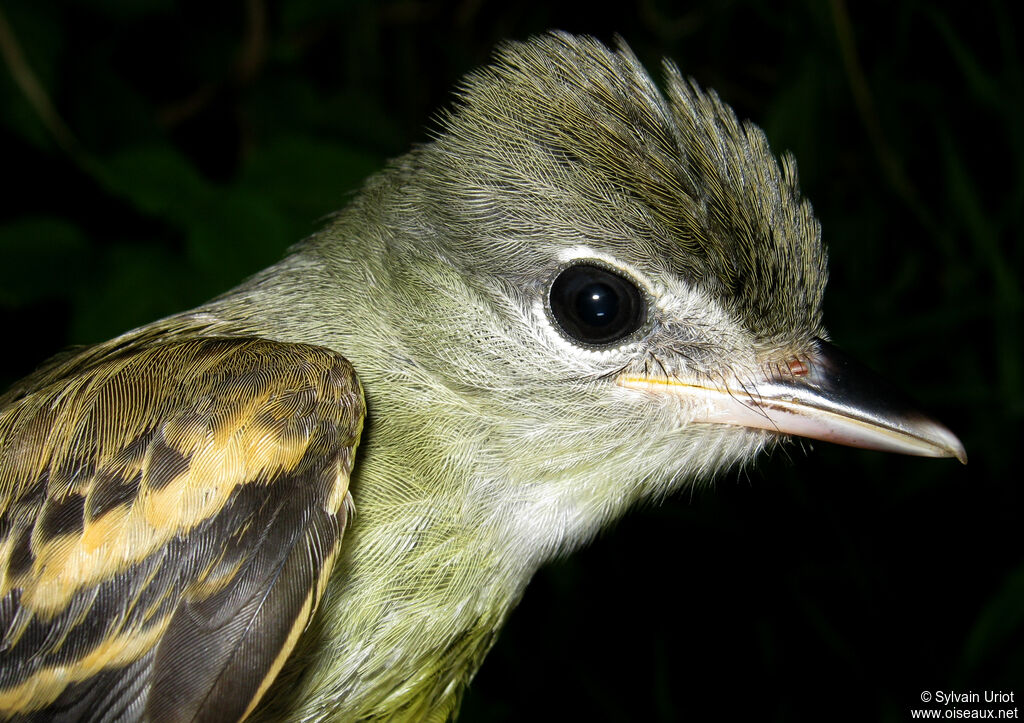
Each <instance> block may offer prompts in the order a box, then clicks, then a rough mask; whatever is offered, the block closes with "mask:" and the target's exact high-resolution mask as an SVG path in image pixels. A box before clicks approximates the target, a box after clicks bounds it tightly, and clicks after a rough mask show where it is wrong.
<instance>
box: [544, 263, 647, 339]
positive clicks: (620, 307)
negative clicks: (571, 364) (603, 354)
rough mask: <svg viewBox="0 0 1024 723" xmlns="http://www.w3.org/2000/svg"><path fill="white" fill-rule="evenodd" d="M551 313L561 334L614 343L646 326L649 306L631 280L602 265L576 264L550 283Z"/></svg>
mask: <svg viewBox="0 0 1024 723" xmlns="http://www.w3.org/2000/svg"><path fill="white" fill-rule="evenodd" d="M550 301H551V313H552V315H553V316H554V317H555V321H557V322H558V325H559V326H560V327H562V331H564V332H565V333H566V334H568V335H569V336H570V337H572V338H573V339H575V340H577V341H580V342H583V343H584V344H611V343H613V342H616V341H619V340H620V339H624V338H625V337H627V336H629V335H630V334H632V333H633V332H634V331H636V330H637V329H639V328H640V326H641V325H642V324H643V323H644V316H645V314H646V304H645V303H644V297H643V294H641V293H640V289H638V288H636V284H634V283H633V282H632V281H630V280H629V279H627V278H625V277H623V276H620V275H619V274H616V273H614V272H612V271H609V270H608V269H605V268H603V267H601V266H594V265H592V264H577V265H575V266H570V267H569V268H567V269H565V270H563V271H562V272H561V273H560V274H559V275H558V276H556V277H555V280H554V282H553V283H552V284H551V297H550Z"/></svg>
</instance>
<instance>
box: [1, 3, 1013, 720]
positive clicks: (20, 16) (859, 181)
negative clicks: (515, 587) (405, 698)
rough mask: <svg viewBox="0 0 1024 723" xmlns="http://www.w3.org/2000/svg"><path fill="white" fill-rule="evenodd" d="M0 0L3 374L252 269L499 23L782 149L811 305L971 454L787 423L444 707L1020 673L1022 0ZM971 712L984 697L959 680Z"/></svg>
mask: <svg viewBox="0 0 1024 723" xmlns="http://www.w3.org/2000/svg"><path fill="white" fill-rule="evenodd" d="M548 4H550V3H543V4H534V3H499V4H495V5H491V4H488V3H484V2H474V1H473V0H466V1H465V2H462V3H457V4H450V5H449V4H440V3H439V4H432V3H427V2H415V1H412V0H407V1H398V2H381V3H369V2H327V1H326V0H302V1H301V2H289V3H274V2H266V1H265V0H249V1H248V2H234V3H208V2H198V1H195V2H185V3H177V4H176V3H172V2H170V1H169V0H92V2H90V3H89V4H88V7H84V5H85V4H83V3H72V2H49V3H39V2H30V1H29V0H22V1H11V0H0V10H2V18H0V46H2V51H3V60H4V64H5V66H6V67H5V68H4V69H3V70H2V71H0V167H2V169H3V178H4V184H3V185H4V190H3V193H2V199H3V200H2V202H0V325H2V328H3V332H4V340H5V341H4V343H3V352H4V353H3V354H2V362H0V364H2V369H0V381H2V382H3V385H4V386H6V384H7V383H9V382H10V381H12V380H13V379H15V378H17V377H18V376H20V375H22V374H25V373H27V372H29V371H31V370H32V369H33V368H34V366H35V365H36V364H37V363H39V362H40V361H41V360H43V359H44V358H45V357H47V356H48V355H50V354H52V353H54V352H56V351H58V350H59V349H61V348H62V347H64V346H65V345H67V344H69V343H87V342H96V341H100V340H103V339H106V338H108V337H110V336H112V335H114V334H117V333H119V332H121V331H124V330H126V329H128V328H131V327H133V326H135V325H138V324H141V323H144V322H146V321H149V320H152V319H154V318H156V317H158V316H161V315H165V314H168V313H170V312H173V311H177V310H180V309H184V308H187V307H189V306H192V305H194V304H196V303H199V302H201V301H203V300H205V299H206V298H208V297H210V296H211V295H213V294H215V293H217V292H220V291H223V290H226V289H227V288H229V287H230V286H232V285H234V284H235V283H237V282H238V281H240V280H241V279H242V278H243V277H244V276H246V275H247V274H249V273H251V272H253V271H256V270H257V269H259V268H261V267H263V266H265V265H267V264H269V263H271V262H273V261H274V260H276V259H277V258H279V256H280V255H281V253H282V252H283V250H284V249H285V248H286V246H287V245H289V244H290V243H292V242H294V241H296V240H298V239H299V238H301V237H302V236H304V235H306V234H308V233H309V232H311V231H313V230H314V229H315V228H316V227H317V225H318V223H319V222H320V221H319V220H320V219H321V218H322V217H323V215H324V214H326V213H328V212H330V211H332V210H334V209H336V208H338V207H340V206H342V205H343V204H344V203H345V202H346V199H347V198H349V197H350V193H351V191H352V190H354V189H356V188H357V187H358V186H359V184H360V182H361V180H362V179H363V178H365V177H366V176H367V175H368V174H369V173H370V172H372V171H373V170H375V169H377V168H379V167H380V166H381V165H382V163H383V162H384V160H385V159H386V158H388V157H392V156H395V155H398V154H400V153H402V152H404V151H405V150H406V149H407V148H408V147H409V145H410V144H411V143H414V142H421V141H425V140H427V139H428V129H429V128H430V127H431V120H430V119H431V114H432V113H433V112H434V111H435V110H436V109H437V108H438V107H440V106H441V105H443V104H444V103H445V102H447V99H448V97H449V95H448V94H449V91H450V88H451V86H452V85H453V84H454V83H455V81H456V80H457V79H458V78H459V77H460V75H462V74H463V73H464V72H466V71H468V70H470V69H471V68H473V67H474V66H476V65H478V64H480V63H482V62H484V61H486V59H487V58H488V56H489V53H490V49H491V47H492V46H493V44H494V43H495V42H496V41H498V40H500V39H502V38H506V37H511V38H524V37H526V36H528V35H530V34H533V33H537V32H540V31H543V30H544V29H547V28H555V27H558V28H562V29H566V30H570V31H575V32H588V33H593V34H596V35H597V36H598V37H600V38H602V39H604V40H606V41H611V40H612V39H613V37H614V33H616V32H618V33H621V34H622V35H623V36H624V37H626V38H627V39H628V40H629V42H630V43H631V45H632V47H633V48H634V50H635V51H636V52H637V53H638V55H639V56H640V57H641V59H643V60H644V61H645V63H646V64H647V65H648V67H649V68H651V69H652V70H655V69H656V66H657V63H658V61H659V58H660V57H661V56H663V55H668V56H671V57H673V58H674V59H675V60H676V61H677V63H678V64H679V66H680V67H681V68H682V69H683V71H684V72H685V73H687V74H691V75H693V76H694V77H696V78H697V80H698V81H700V82H701V83H702V84H704V85H705V86H710V87H713V88H715V89H717V90H718V92H719V93H720V94H721V95H722V96H723V98H724V99H725V100H726V101H727V102H729V103H730V104H732V105H733V106H734V107H735V108H736V110H737V113H738V114H739V115H740V116H741V117H746V118H751V119H753V120H754V121H755V122H757V123H758V124H759V125H761V126H762V127H764V128H765V130H766V131H767V133H768V136H769V138H770V139H771V141H772V143H773V147H774V148H775V149H776V151H781V150H783V149H787V148H788V149H790V150H792V151H793V152H794V153H795V155H796V157H797V159H798V162H799V166H800V175H801V179H802V185H803V188H804V191H805V193H806V194H807V195H808V196H809V197H810V198H811V200H812V201H813V203H814V205H815V209H816V211H817V214H818V216H819V218H820V219H821V221H822V224H823V226H824V234H825V239H826V241H827V243H828V245H829V248H830V255H831V268H832V277H831V278H832V280H831V283H830V287H829V291H828V294H827V303H826V320H827V323H828V324H829V327H830V329H831V331H832V334H833V337H834V339H835V340H836V341H838V342H839V343H840V344H841V345H842V346H844V347H845V348H846V349H847V350H849V351H851V352H852V353H854V354H855V355H857V356H859V357H861V358H862V359H863V360H864V361H866V362H868V363H869V364H870V365H871V366H873V367H875V368H876V369H877V370H879V371H880V372H882V373H884V374H885V375H887V376H888V377H890V378H891V379H892V380H893V381H894V382H896V383H897V384H898V385H899V386H902V387H904V388H905V389H907V390H908V391H909V392H910V393H911V394H912V395H913V396H914V397H916V398H917V399H918V400H920V401H921V403H922V405H923V406H924V407H925V408H926V409H928V410H931V411H933V412H934V413H935V414H936V415H937V416H938V417H940V418H941V419H943V420H945V421H946V422H947V423H948V424H949V426H950V427H951V428H952V429H953V430H954V431H956V432H957V433H958V434H959V435H960V436H961V438H962V439H963V441H964V443H965V445H966V447H967V450H968V452H969V454H970V460H971V461H970V465H969V466H967V467H962V466H961V465H959V464H957V463H956V462H954V461H950V460H927V459H918V458H909V457H897V456H890V455H883V454H879V453H872V452H863V451H858V450H850V449H844V448H836V447H832V446H830V445H826V444H815V445H813V448H812V445H809V444H803V445H793V446H789V447H788V448H786V450H785V451H780V452H776V453H775V454H774V455H773V456H771V457H770V458H763V459H761V460H760V461H759V462H758V464H757V465H756V466H755V467H753V468H752V469H750V470H748V471H745V472H743V473H737V472H731V473H729V474H726V475H724V476H723V477H722V478H721V479H719V480H718V481H717V482H716V483H715V484H714V485H701V486H699V488H697V489H695V490H692V491H687V492H684V493H682V494H680V495H678V496H677V497H676V498H675V499H672V500H671V501H669V502H667V503H666V504H664V505H662V506H660V507H658V508H656V509H649V510H645V511H638V512H636V513H634V514H633V515H631V516H630V517H628V518H627V519H626V520H624V521H623V522H622V523H621V524H619V525H618V526H617V528H616V529H615V530H612V531H610V532H609V533H608V534H606V535H605V536H604V537H603V538H602V539H601V540H599V541H598V542H597V543H596V544H594V545H592V546H591V547H590V548H588V549H586V550H584V551H583V552H581V553H580V554H577V555H575V556H574V557H572V558H571V559H570V560H568V561H565V562H562V563H559V564H557V565H553V566H551V567H549V568H548V569H546V570H545V571H543V573H542V574H541V575H539V576H538V578H537V579H536V580H535V581H534V583H533V584H532V585H531V587H530V589H529V591H528V592H527V595H526V597H525V599H524V601H523V603H522V605H521V606H520V607H519V608H518V609H517V611H516V612H515V614H514V615H513V616H512V619H511V621H510V623H509V625H508V627H507V629H506V630H505V632H504V633H503V635H502V637H501V639H500V641H499V643H498V645H497V647H496V648H495V650H494V652H493V653H492V654H491V656H490V657H489V658H488V660H487V662H486V664H485V665H484V667H483V669H482V670H481V672H480V674H479V676H478V677H477V679H476V680H475V681H474V683H473V685H472V686H471V688H470V691H469V693H468V695H467V697H466V700H465V703H464V706H463V716H462V720H464V721H470V722H475V721H513V720H521V719H532V720H563V719H578V720H588V721H624V720H637V721H670V720H683V719H688V720H717V719H721V718H725V717H735V718H738V719H744V720H760V721H802V720H806V721H821V720H858V721H865V720H883V721H904V720H910V714H909V709H910V708H912V707H914V706H917V705H919V701H920V696H921V692H922V691H923V690H927V691H935V690H943V691H957V692H966V691H972V690H973V691H975V692H979V693H980V692H983V691H984V690H988V689H997V690H998V689H1002V690H1005V691H1009V690H1013V691H1014V692H1015V693H1016V695H1017V696H1018V697H1019V696H1022V695H1024V554H1022V535H1021V527H1020V525H1021V518H1022V514H1021V513H1022V512H1024V505H1022V494H1021V485H1020V483H1019V482H1018V481H1017V480H1016V476H1017V472H1016V470H1017V467H1018V464H1017V455H1018V454H1019V453H1020V450H1021V442H1022V436H1021V431H1022V425H1021V421H1022V416H1024V369H1022V364H1021V357H1022V355H1021V346H1022V340H1021V330H1022V324H1021V321H1022V314H1021V309H1022V292H1021V286H1020V283H1019V281H1018V278H1019V274H1020V271H1021V269H1022V263H1021V261H1022V259H1021V256H1022V253H1024V245H1022V243H1021V213H1020V209H1021V208H1022V203H1024V182H1022V181H1024V177H1022V168H1024V141H1022V134H1021V118H1022V110H1024V108H1022V101H1024V93H1022V72H1021V63H1020V57H1019V50H1018V46H1017V35H1018V31H1019V29H1018V28H1016V27H1015V26H1014V24H1013V23H1012V22H1011V20H1010V18H1009V17H1008V12H1009V7H1010V3H1001V2H990V1H989V0H978V1H977V2H970V3H960V2H951V3H932V2H925V1H923V0H922V1H915V0H901V1H899V2H856V3H853V2H851V3H849V5H846V4H844V3H843V2H839V1H838V0H837V1H836V2H831V3H830V2H811V1H810V0H807V1H804V2H799V1H795V0H794V1H792V2H777V3H760V2H745V1H741V0H731V1H726V2H712V1H710V0H705V1H701V2H694V3H670V2H666V1H660V0H648V1H647V2H642V3H639V4H638V5H636V6H634V7H632V8H627V7H626V4H624V3H618V4H616V5H618V7H617V8H616V9H615V11H614V12H613V11H611V10H598V9H597V8H596V7H595V5H593V4H591V3H581V4H578V5H576V4H573V3H568V4H560V5H557V7H554V8H549V7H546V6H547V5H548ZM972 707H975V708H976V707H977V706H972Z"/></svg>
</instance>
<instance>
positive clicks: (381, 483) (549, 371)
mask: <svg viewBox="0 0 1024 723" xmlns="http://www.w3.org/2000/svg"><path fill="white" fill-rule="evenodd" d="M665 76H666V77H665V91H664V93H662V92H661V91H660V90H658V88H657V87H656V86H655V85H654V83H653V82H652V80H651V79H650V77H649V76H648V75H647V73H646V72H645V71H644V69H643V68H642V67H641V66H640V64H639V63H638V62H637V60H636V59H635V57H634V56H633V55H632V54H631V53H630V51H629V50H628V49H627V48H625V46H621V47H620V48H619V49H618V50H614V51H613V50H609V49H608V48H606V47H604V46H603V45H601V44H600V43H598V42H596V41H594V40H592V39H588V38H578V37H572V36H568V35H564V34H551V35H547V36H544V37H541V38H537V39H534V40H531V41H529V42H527V43H513V44H508V45H505V46H503V47H502V48H501V49H500V50H499V52H498V54H497V58H496V60H495V61H494V63H493V64H491V65H489V66H487V67H486V68H484V69H482V70H480V71H478V72H476V73H474V74H472V75H470V76H469V77H468V78H467V79H466V80H465V81H464V82H463V84H462V86H461V87H460V90H459V95H458V99H457V101H456V103H455V104H454V107H453V108H452V109H451V110H450V111H449V112H448V114H447V115H445V116H444V118H443V121H442V124H441V126H442V127H441V129H440V130H439V132H438V133H437V135H436V137H435V138H434V140H433V141H432V142H430V143H428V144H426V145H424V146H422V147H419V148H417V149H415V150H413V151H412V152H411V153H409V154H408V155H406V156H404V157H402V158H399V159H397V160H396V161H394V162H392V163H391V164H390V165H389V166H388V167H387V168H386V169H385V170H384V171H382V172H381V173H379V174H377V175H376V176H374V177H373V178H372V179H370V180H369V181H368V182H367V184H366V186H365V188H364V189H363V191H362V193H361V194H360V195H359V196H358V197H357V198H356V199H355V200H354V201H353V202H352V203H351V204H350V205H349V206H348V207H347V208H346V209H345V210H343V211H342V212H340V213H339V214H338V215H337V216H336V217H335V218H333V219H332V220H331V221H330V223H329V224H328V225H327V226H326V228H324V229H323V230H322V231H321V232H320V233H318V234H316V235H315V236H313V237H312V238H309V239H307V240H306V241H304V242H302V243H300V244H299V245H298V246H296V247H295V248H293V249H292V250H291V252H290V253H289V255H288V256H287V257H286V258H285V259H284V260H283V261H281V262H280V263H278V264H277V265H275V266H273V267H271V268H269V269H267V270H266V271H264V272H262V273H260V274H258V275H257V276H255V277H254V278H252V279H250V280H249V281H247V282H245V283H244V284H243V285H242V286H240V287H238V288H237V289H234V290H233V291H230V292H228V293H227V294H225V295H224V296H221V297H219V298H217V299H214V300H213V301H211V302H209V303H207V304H205V305H203V306H201V307H199V308H197V309H195V310H192V311H189V312H185V313H182V314H179V315H176V316H173V317H170V318H168V319H164V320H161V321H158V322H155V323H153V324H151V325H148V326H146V327H143V328H141V329H137V330H135V331H131V332H128V333H127V334H125V335H123V336H122V337H119V338H117V339H114V340H112V341H110V342H107V343H106V344H102V345H99V346H97V347H93V348H91V349H88V350H86V351H84V352H80V353H79V354H78V355H77V356H76V355H68V356H64V357H62V358H60V359H57V360H55V361H53V362H51V363H50V364H49V365H48V366H46V367H44V368H43V369H42V370H40V372H38V373H37V374H36V375H34V376H33V377H30V378H28V379H26V380H24V381H23V382H21V383H19V384H18V385H16V386H15V387H14V389H12V390H11V391H10V392H9V393H8V394H7V396H6V397H4V398H3V399H0V401H2V402H3V403H5V404H6V405H7V406H6V407H5V408H3V410H2V411H0V443H2V446H0V463H2V465H3V467H2V473H0V512H2V515H3V516H2V520H3V526H0V565H3V568H2V569H3V571H4V576H3V577H2V578H0V583H2V586H0V661H3V666H4V668H3V672H0V711H2V712H3V714H7V715H9V714H13V713H16V712H21V713H32V712H33V711H34V712H35V714H36V715H37V716H39V717H40V718H43V719H45V718H46V716H48V715H52V716H54V717H59V716H58V715H57V713H56V712H55V711H65V712H66V711H68V710H75V711H77V712H79V713H84V712H85V711H89V713H90V714H91V716H92V717H91V718H89V719H94V720H115V719H116V720H121V719H122V717H123V719H128V720H131V719H136V718H140V717H145V718H146V719H149V720H179V719H189V720H191V719H193V716H194V717H195V719H204V720H205V719H210V720H214V719H222V718H223V717H224V716H227V715H228V714H230V716H229V717H232V718H234V717H237V716H239V715H242V714H244V713H247V712H251V718H250V719H251V720H258V721H283V720H292V721H300V720H301V721H314V720H341V721H349V720H395V721H403V720H408V721H444V720H447V719H449V718H450V717H452V716H453V715H454V714H455V712H456V711H457V708H458V703H459V699H460V696H461V694H462V692H463V690H464V688H465V686H466V684H467V683H468V682H469V680H470V679H471V678H472V676H473V674H474V673H475V672H476V670H477V668H478V667H479V665H480V663H481V661H482V659H483V657H484V655H485V654H486V653H487V651H488V649H489V648H490V646H491V645H492V644H493V642H494V640H495V637H496V635H497V633H498V630H499V629H500V627H501V625H502V623H503V621H504V620H505V618H506V617H507V615H508V613H509V611H510V610H511V608H512V607H513V606H514V605H515V604H516V602H517V601H518V599H519V597H520V596H521V595H522V593H523V590H524V588H525V586H526V584H527V582H528V581H529V580H530V577H531V576H532V574H533V573H534V572H535V571H536V569H537V568H538V566H540V565H541V564H543V563H544V562H545V561H546V560H549V559H551V558H552V556H554V555H557V554H561V553H565V552H568V551H571V550H572V549H574V548H576V547H578V546H579V545H581V544H583V543H585V542H586V541H587V540H589V539H590V538H591V537H592V536H593V535H594V534H595V533H596V532H597V531H598V530H600V529H601V528H602V527H603V526H604V525H606V524H607V523H609V522H610V521H613V520H615V519H616V518H618V517H619V516H620V515H621V514H622V513H623V512H624V511H625V510H627V509H628V508H629V507H630V506H631V505H633V504H635V503H636V502H638V501H640V500H644V499H651V498H658V497H661V496H664V495H665V494H667V493H669V492H671V491H672V490H673V489H675V488H677V487H679V486H680V485H682V484H684V483H686V482H689V481H694V480H700V479H704V478H707V477H708V476H710V475H711V474H713V473H714V472H716V471H718V470H721V469H723V468H726V467H728V466H730V465H733V464H737V463H743V462H744V461H747V460H750V459H751V458H752V457H753V456H754V455H755V454H756V453H757V452H759V451H760V450H761V449H763V448H765V447H766V446H768V445H770V444H771V443H773V442H774V441H775V440H777V439H779V438H781V436H782V434H785V433H787V432H793V433H797V434H807V435H810V436H817V437H820V438H827V439H837V440H838V441H845V442H848V443H863V444H868V443H870V444H871V445H872V446H884V444H888V447H887V448H892V449H901V450H903V451H915V452H916V453H923V454H932V453H934V454H956V455H958V456H962V448H959V447H958V446H957V444H958V443H956V444H954V442H955V440H953V441H949V438H951V435H949V437H946V436H943V435H944V434H945V435H948V432H944V431H936V429H938V428H937V425H933V426H932V427H929V426H928V425H929V424H932V423H930V422H928V423H925V422H922V421H912V422H910V423H906V424H904V423H903V422H902V421H899V422H894V421H892V420H890V419H889V418H887V417H884V416H879V415H875V416H871V415H870V414H867V413H864V414H862V413H861V411H862V410H861V407H857V406H855V405H846V406H843V404H842V403H840V402H836V401H835V400H834V399H832V398H831V397H829V399H828V400H824V397H825V396H826V395H825V394H824V393H823V392H822V390H823V389H825V388H826V386H827V385H826V384H825V381H823V379H824V377H822V376H821V375H822V374H824V371H822V370H825V369H826V365H825V364H824V362H823V361H820V360H824V359H825V355H826V351H827V348H828V345H827V344H825V342H824V341H822V340H823V338H824V337H825V331H824V328H823V326H822V320H821V301H822V294H823V291H824V287H825V281H826V260H825V252H824V250H823V248H822V244H821V241H820V231H819V227H818V224H817V222H816V221H815V219H814V216H813V214H812V212H811V209H810V206H809V205H808V203H807V202H806V201H804V200H802V199H801V197H800V194H799V191H798V189H797V181H796V171H795V165H794V162H793V161H792V159H791V158H788V157H787V158H785V159H783V161H782V163H781V165H780V164H779V163H777V162H776V160H775V159H774V158H773V157H772V155H771V154H770V152H769V149H768V146H767V143H766V141H765V138H764V135H763V134H762V133H761V131H760V130H758V129H757V128H756V127H754V126H752V125H750V124H742V123H739V122H738V121H737V120H736V118H735V116H734V115H733V113H732V112H731V111H730V110H729V109H728V108H727V107H726V106H725V105H723V104H722V103H721V101H719V100H718V98H717V97H716V96H715V95H714V94H711V93H706V92H703V91H701V90H700V89H698V88H697V87H696V86H695V85H693V84H692V83H690V82H688V81H686V80H684V79H683V78H682V77H681V76H680V74H679V73H678V71H676V70H675V68H674V67H673V66H671V65H670V64H666V67H665ZM553 289H557V293H556V291H554V290H553ZM353 369H354V375H355V377H357V378H358V383H357V382H356V380H355V377H353V375H352V370H353ZM816 375H818V376H816ZM771 385H783V386H785V385H789V386H788V387H787V389H789V388H799V389H801V390H803V391H801V392H799V393H798V394H796V395H795V396H794V395H792V394H790V392H788V391H787V392H784V393H776V392H775V391H774V390H775V387H773V386H771ZM360 386H361V388H362V394H360ZM716 395H717V396H716ZM801 395H803V396H801ZM808 395H809V396H808ZM364 396H365V405H366V409H365V420H364V412H363V406H362V405H363V399H364ZM737 399H739V401H737ZM794 400H795V401H794ZM823 400H824V401H823ZM769 401H770V402H771V403H770V404H769V403H768V402H769ZM730 405H731V406H730ZM787 405H788V406H787ZM751 409H754V410H755V412H756V414H754V415H753V416H754V418H753V419H752V420H751V419H749V418H748V417H749V416H750V410H751ZM822 418H827V419H826V421H825V422H822V421H820V419H822ZM808 419H810V421H808ZM851 419H853V420H855V422H851V421H850V420H851ZM764 420H767V421H764ZM836 420H838V421H836ZM865 420H867V421H865ZM837 429H838V430H839V431H836V430H837ZM865 429H869V431H868V432H865V431H864V430H865ZM851 430H852V431H851ZM878 430H881V431H878ZM872 434H873V435H875V436H878V437H880V438H881V437H884V438H885V440H886V441H885V442H884V444H883V442H880V441H879V440H878V439H875V438H874V437H872V438H871V439H868V438H867V437H868V436H870V435H872ZM360 435H361V436H360ZM844 435H846V436H844ZM893 439H895V440H896V441H892V440H893ZM922 440H923V441H922ZM357 443H358V452H356V451H355V449H356V445H357ZM914 444H916V445H917V447H914V448H913V449H912V450H911V449H910V448H911V447H912V446H913V445H914ZM353 455H355V456H354V462H353ZM350 470H351V473H350ZM350 501H351V505H352V507H353V508H354V509H353V510H352V511H351V515H349V512H350ZM346 521H347V524H346ZM286 531H287V534H285V532H286ZM342 532H344V537H343V538H342V536H341V535H342ZM58 563H59V564H60V565H67V566H68V567H67V569H68V570H69V571H70V570H75V571H76V572H74V574H71V573H70V572H69V573H67V574H64V575H57V576H55V575H54V569H55V568H54V565H57V564H58ZM47 586H48V587H47ZM321 595H322V597H321ZM318 601H319V605H317V602H318ZM314 611H315V612H314ZM307 621H308V625H307ZM207 650H216V651H218V652H217V653H216V654H207V653H206V652H205V651H207ZM5 656H6V657H5ZM182 660H185V661H190V662H187V663H182V662H180V661H182ZM67 671H71V673H68V672H67ZM257 703H258V704H257ZM76 706H77V707H76ZM252 707H255V710H254V712H253V711H250V708H252ZM119 716H121V717H119Z"/></svg>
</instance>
